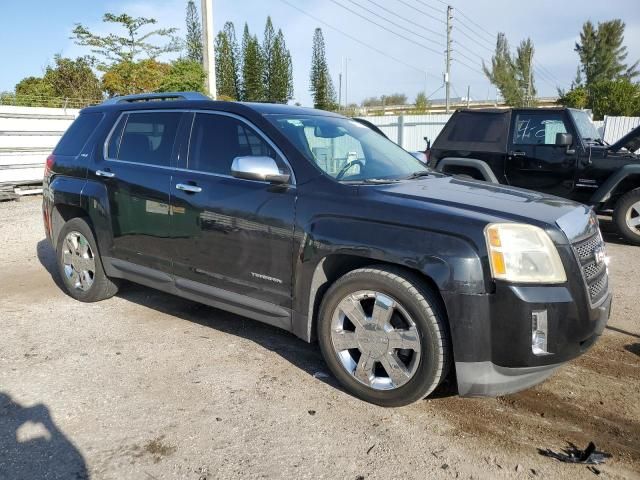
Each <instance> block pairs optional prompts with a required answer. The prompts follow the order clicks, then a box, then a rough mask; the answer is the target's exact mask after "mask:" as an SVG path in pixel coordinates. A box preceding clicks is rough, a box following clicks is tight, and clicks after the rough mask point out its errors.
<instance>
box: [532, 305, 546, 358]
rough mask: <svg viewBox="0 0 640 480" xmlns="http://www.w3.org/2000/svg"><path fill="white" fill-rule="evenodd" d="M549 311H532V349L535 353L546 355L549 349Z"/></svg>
mask: <svg viewBox="0 0 640 480" xmlns="http://www.w3.org/2000/svg"><path fill="white" fill-rule="evenodd" d="M547 338H548V330H547V311H546V310H537V311H534V312H531V351H532V352H533V354H534V355H546V354H548V353H549V352H548V351H547Z"/></svg>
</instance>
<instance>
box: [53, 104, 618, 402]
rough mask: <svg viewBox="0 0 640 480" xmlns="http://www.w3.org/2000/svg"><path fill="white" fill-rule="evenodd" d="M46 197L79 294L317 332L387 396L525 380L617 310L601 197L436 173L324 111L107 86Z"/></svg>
mask: <svg viewBox="0 0 640 480" xmlns="http://www.w3.org/2000/svg"><path fill="white" fill-rule="evenodd" d="M43 213H44V223H45V228H46V234H47V237H48V238H49V240H50V241H51V243H52V245H53V246H54V248H55V250H56V252H57V261H58V264H59V270H60V275H61V277H62V278H63V280H64V284H65V286H66V289H67V291H68V293H69V295H71V296H72V297H74V298H76V299H78V300H80V301H84V302H94V301H98V300H104V299H106V298H109V297H111V296H113V295H114V294H115V293H116V292H117V291H118V281H119V280H120V279H127V280H130V281H133V282H138V283H141V284H144V285H148V286H150V287H153V288H157V289H159V290H162V291H164V292H168V293H172V294H175V295H179V296H182V297H186V298H189V299H192V300H195V301H197V302H202V303H205V304H208V305H211V306H214V307H217V308H221V309H224V310H228V311H231V312H234V313H237V314H240V315H244V316H247V317H251V318H253V319H256V320H259V321H262V322H266V323H268V324H271V325H275V326H277V327H280V328H283V329H285V330H288V331H291V332H293V333H294V334H295V335H297V336H298V337H300V338H302V339H303V340H305V341H307V342H311V341H314V340H316V339H317V340H318V342H319V344H320V348H321V350H322V354H323V355H324V358H325V360H326V362H327V365H328V367H329V369H330V370H331V372H332V373H333V374H334V375H335V377H336V378H337V379H338V380H339V381H340V382H341V383H342V385H344V387H345V388H346V389H347V390H348V391H349V392H351V393H352V394H354V395H357V396H358V397H360V398H362V399H365V400H367V401H369V402H373V403H377V404H379V405H385V406H398V405H404V404H407V403H410V402H413V401H416V400H418V399H420V398H423V397H425V396H427V395H429V394H430V393H431V392H432V391H433V390H434V389H435V388H436V387H437V386H438V385H439V384H440V383H441V382H442V381H443V379H444V378H445V377H446V376H447V375H449V374H451V375H455V378H456V380H457V386H458V392H459V394H460V395H500V394H504V393H508V392H514V391H517V390H520V389H523V388H527V387H529V386H531V385H534V384H536V383H538V382H540V381H542V380H543V379H545V378H546V377H548V376H549V375H550V374H551V373H552V372H553V371H554V370H556V369H557V368H558V367H559V366H560V365H562V364H563V363H565V362H567V361H568V360H571V359H573V358H575V357H577V356H578V355H580V354H581V353H583V352H585V351H586V350H587V349H588V348H589V347H590V346H591V345H592V344H593V343H594V341H595V340H596V339H597V338H598V336H599V335H600V334H601V332H602V331H603V329H604V327H605V324H606V322H607V319H608V316H609V310H610V304H611V293H610V290H609V283H608V272H607V262H606V255H605V250H604V243H603V240H602V236H601V234H600V231H599V228H598V222H597V218H596V216H595V214H594V213H593V212H592V211H591V209H589V208H587V207H585V206H581V205H578V204H576V203H573V202H571V201H568V200H563V199H561V198H557V197H552V196H548V195H543V194H539V193H535V192H530V191H526V190H519V189H514V188H510V187H503V186H500V185H493V184H489V183H485V182H476V181H468V180H460V179H456V178H454V177H451V176H447V175H444V174H441V173H436V172H433V171H431V170H427V169H425V167H424V165H423V164H422V163H421V162H420V161H418V160H417V159H415V158H414V157H413V156H411V155H410V154H409V153H407V152H406V151H404V150H402V149H401V148H400V147H398V146H397V145H395V144H394V143H393V142H391V141H389V140H388V139H386V138H385V137H383V136H381V135H379V134H378V133H376V132H375V131H373V130H371V129H370V128H368V127H367V126H366V125H363V124H361V123H358V122H356V121H353V120H350V119H348V118H345V117H342V116H340V115H336V114H333V113H328V112H324V111H317V110H310V109H304V108H297V107H289V106H286V105H267V104H245V103H233V102H215V101H211V100H209V99H207V98H206V97H203V96H200V95H198V94H193V93H167V94H153V95H151V94H150V95H141V96H133V97H121V98H115V99H111V100H108V101H106V102H105V103H103V104H101V105H98V106H95V107H90V108H86V109H84V110H83V111H82V112H81V113H80V115H79V117H78V119H77V120H76V121H75V123H73V125H72V126H71V127H70V128H69V130H68V131H67V132H66V134H65V135H64V136H63V138H62V139H61V140H60V143H59V144H58V145H57V147H56V148H55V151H54V152H53V154H52V155H51V156H50V157H49V159H48V161H47V166H46V173H45V179H44V200H43ZM452 378H453V377H452Z"/></svg>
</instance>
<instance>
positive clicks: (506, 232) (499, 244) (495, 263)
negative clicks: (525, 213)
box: [484, 223, 567, 283]
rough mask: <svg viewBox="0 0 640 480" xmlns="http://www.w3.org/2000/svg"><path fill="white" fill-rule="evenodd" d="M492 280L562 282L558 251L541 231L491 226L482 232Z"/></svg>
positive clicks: (521, 226) (510, 225) (514, 225)
mask: <svg viewBox="0 0 640 480" xmlns="http://www.w3.org/2000/svg"><path fill="white" fill-rule="evenodd" d="M484 235H485V238H486V240H487V251H488V252H489V263H490V264H491V274H492V276H493V278H495V279H499V280H506V281H509V282H515V283H564V282H566V281H567V274H566V273H565V271H564V267H563V266H562V261H560V255H558V250H557V249H556V247H555V245H554V244H553V242H552V241H551V239H550V238H549V235H547V233H546V232H545V231H544V230H542V229H541V228H538V227H534V226H533V225H526V224H522V223H492V224H489V225H487V227H486V228H485V230H484Z"/></svg>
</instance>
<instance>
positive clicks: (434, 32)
mask: <svg viewBox="0 0 640 480" xmlns="http://www.w3.org/2000/svg"><path fill="white" fill-rule="evenodd" d="M367 1H368V2H369V3H373V4H374V5H375V6H376V7H378V8H379V9H381V10H384V11H385V12H388V13H390V14H391V15H395V16H396V17H398V18H400V19H402V20H404V21H405V22H408V23H410V24H412V25H415V26H417V27H419V28H421V29H422V30H425V31H427V32H429V33H433V34H434V35H438V36H440V37H445V35H444V33H442V32H436V31H435V30H431V29H429V28H426V27H425V26H424V25H421V24H420V23H418V22H414V21H413V20H411V19H408V18H406V17H402V16H400V15H398V14H397V13H395V12H393V11H392V10H389V9H388V8H385V7H383V6H382V5H380V4H379V3H376V2H374V1H373V0H367ZM362 8H364V7H362ZM429 40H430V39H429ZM430 41H433V40H430ZM438 45H440V46H444V45H442V44H438Z"/></svg>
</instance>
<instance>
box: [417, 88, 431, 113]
mask: <svg viewBox="0 0 640 480" xmlns="http://www.w3.org/2000/svg"><path fill="white" fill-rule="evenodd" d="M415 105H416V110H417V111H418V112H426V111H427V108H429V100H428V99H427V94H426V93H424V92H420V93H418V95H416V100H415Z"/></svg>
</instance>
